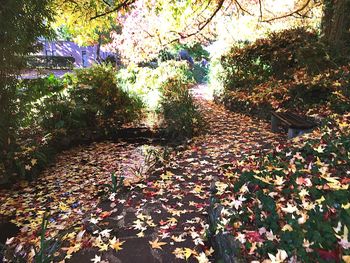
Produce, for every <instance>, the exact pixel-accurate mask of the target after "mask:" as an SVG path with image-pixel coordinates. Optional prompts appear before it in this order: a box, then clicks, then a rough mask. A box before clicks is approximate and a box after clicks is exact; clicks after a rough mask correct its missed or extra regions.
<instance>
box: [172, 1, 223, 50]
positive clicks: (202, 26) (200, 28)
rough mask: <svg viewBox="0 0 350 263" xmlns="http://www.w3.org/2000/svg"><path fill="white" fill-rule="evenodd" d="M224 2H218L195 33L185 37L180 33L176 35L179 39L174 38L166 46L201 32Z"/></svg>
mask: <svg viewBox="0 0 350 263" xmlns="http://www.w3.org/2000/svg"><path fill="white" fill-rule="evenodd" d="M224 2H225V0H220V1H219V3H218V6H217V7H216V9H215V10H214V12H213V13H212V14H211V16H210V17H209V18H208V19H207V20H206V21H205V22H204V23H202V24H201V25H200V26H199V27H198V29H197V30H196V31H195V32H192V33H189V34H187V35H184V34H182V33H178V34H179V35H180V38H175V39H173V40H171V41H170V42H169V43H167V45H169V44H171V43H174V42H176V41H179V40H180V39H184V38H189V37H192V36H194V35H196V34H198V33H199V32H201V31H202V30H203V29H204V28H205V27H206V26H207V25H208V24H209V23H210V21H211V20H213V18H214V17H215V16H216V14H217V13H218V12H219V11H220V9H221V7H222V6H223V4H224Z"/></svg>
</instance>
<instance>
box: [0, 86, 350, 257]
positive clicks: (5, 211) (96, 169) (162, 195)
mask: <svg viewBox="0 0 350 263" xmlns="http://www.w3.org/2000/svg"><path fill="white" fill-rule="evenodd" d="M196 96H197V97H200V92H199V94H197V95H196ZM199 101H200V107H201V110H202V111H203V114H204V117H205V120H206V121H207V124H208V130H207V132H206V134H205V135H202V136H199V137H196V138H194V139H193V140H192V141H191V143H190V144H189V145H188V146H186V147H182V148H181V149H178V150H177V151H174V152H173V154H172V155H171V157H170V159H169V160H168V161H167V162H166V164H164V165H161V166H157V167H156V168H155V169H153V170H149V171H152V172H151V173H149V175H147V176H145V174H143V175H142V171H144V172H145V171H146V170H147V169H145V170H142V169H136V168H135V163H140V162H141V163H142V162H143V161H144V159H142V157H140V156H142V154H137V152H140V145H135V144H130V143H129V144H127V143H123V142H103V143H94V144H92V145H90V146H88V147H78V148H75V149H73V150H70V151H66V152H63V153H62V154H60V155H59V156H58V157H57V159H56V163H55V164H54V165H53V166H52V167H50V168H49V169H47V170H46V171H44V172H43V174H42V175H41V177H40V179H39V180H37V181H36V182H35V183H33V184H20V185H18V186H17V187H16V188H15V191H13V190H12V191H11V192H9V191H4V190H2V191H1V192H0V197H1V200H2V205H1V211H0V214H2V215H6V216H10V217H12V218H13V220H12V222H14V223H15V224H16V225H17V226H19V227H20V228H21V231H20V233H19V235H17V236H16V237H14V238H11V239H8V241H7V245H8V247H10V248H11V249H12V250H13V251H14V253H15V254H16V255H20V256H21V257H24V258H26V259H27V260H28V261H32V260H33V257H34V255H35V251H34V249H33V248H34V247H36V248H37V249H38V247H39V244H40V230H41V221H42V217H43V214H44V213H45V210H46V208H49V224H48V230H47V232H46V238H47V239H50V238H51V239H54V238H56V237H58V236H59V237H60V238H59V239H60V248H59V249H58V250H57V251H56V252H55V254H54V256H55V261H62V262H64V261H66V262H119V261H121V262H182V261H188V262H202V263H203V262H211V261H213V260H214V259H213V249H212V248H211V247H210V245H209V243H208V242H207V240H206V230H207V229H208V224H207V217H208V215H207V207H208V205H209V198H210V190H209V189H210V185H211V183H212V182H213V180H214V177H215V178H219V180H218V181H217V182H216V186H217V190H218V191H217V193H216V195H217V197H218V200H219V201H218V203H219V204H221V205H223V206H224V209H223V210H222V212H221V222H220V224H219V225H218V226H217V227H216V231H224V232H226V233H231V234H232V235H233V236H234V237H235V238H236V240H237V241H240V242H241V247H242V254H243V256H244V257H247V258H250V259H251V260H264V259H265V261H266V262H283V261H284V260H287V259H290V258H293V256H295V253H296V252H299V251H298V250H297V248H295V247H293V245H290V244H289V245H290V246H289V247H288V245H285V244H284V243H283V242H281V247H279V244H280V241H281V240H282V241H283V240H284V239H283V238H288V236H287V237H283V238H282V237H281V236H280V233H281V232H277V230H278V231H282V232H283V233H288V234H289V233H290V234H291V235H292V234H293V233H294V232H293V231H294V230H295V229H296V230H297V231H299V232H295V234H294V235H300V233H304V232H303V231H304V230H303V229H300V228H302V227H299V228H298V227H297V224H299V223H302V222H304V221H303V220H305V222H306V221H307V220H308V219H309V218H312V216H311V215H309V214H308V213H309V212H310V211H314V210H315V206H317V205H319V204H323V203H324V204H325V205H328V203H327V204H326V202H324V200H323V199H325V200H326V199H327V197H328V195H326V193H325V194H324V195H322V194H321V195H320V193H319V192H318V193H316V194H315V195H314V194H313V193H311V191H309V190H308V189H309V188H310V187H311V185H317V188H316V189H317V190H320V191H326V192H327V191H332V190H335V189H334V188H336V189H337V191H338V190H339V191H341V190H343V188H346V189H347V185H348V183H349V182H348V181H346V179H344V178H346V175H343V176H340V175H339V177H337V178H333V177H332V176H331V174H332V173H333V171H334V169H335V167H334V166H331V165H328V166H327V165H326V163H325V160H324V159H317V158H316V159H315V158H311V157H309V156H308V155H304V153H298V151H297V150H295V149H297V147H296V148H293V149H291V150H290V151H288V147H290V146H291V145H288V144H287V145H286V144H285V141H284V137H283V136H281V134H277V135H276V134H273V133H271V132H270V127H269V125H268V124H267V123H265V122H263V121H259V120H256V119H252V118H250V117H248V116H246V115H242V114H239V113H232V112H228V111H226V110H225V109H224V108H222V107H220V106H218V105H216V104H214V103H212V102H210V101H206V100H203V99H200V100H199ZM302 142H303V140H301V142H300V144H302ZM280 143H282V145H286V146H287V148H286V149H283V147H282V146H280ZM305 143H306V142H304V144H305ZM338 146H339V145H338ZM300 147H303V145H301V146H300ZM312 147H313V146H312ZM319 147H320V148H317V149H318V150H319V151H320V152H322V151H325V152H327V145H326V142H324V143H323V144H320V145H319ZM141 148H142V147H141ZM338 148H339V147H338ZM271 149H275V150H274V151H273V152H272V151H271ZM141 152H142V150H141ZM276 152H277V153H278V154H281V153H286V154H289V155H288V156H287V159H286V158H284V159H283V158H278V159H277V161H278V162H283V163H284V164H286V165H287V167H280V166H279V165H277V164H270V163H269V162H272V161H273V160H272V159H270V160H269V159H268V158H270V157H271V156H272V157H274V156H276ZM345 152H346V149H345ZM327 154H329V153H328V152H327ZM347 154H348V153H347ZM345 155H346V153H345ZM327 156H328V155H327ZM272 157H271V158H272ZM327 158H330V157H329V156H328V157H327ZM334 158H335V157H334ZM341 158H343V157H340V159H339V160H338V159H337V160H336V162H338V163H337V165H343V164H344V163H343V161H344V160H343V159H341ZM291 159H292V160H293V161H291ZM261 160H263V161H264V163H262V161H261ZM333 160H335V159H329V161H333ZM310 163H311V164H310ZM320 164H324V165H323V167H326V168H322V169H323V170H322V169H321V170H320V176H319V177H318V178H319V179H318V180H319V181H317V182H315V181H314V179H312V178H311V174H310V170H312V169H316V168H317V169H319V168H320V167H321V165H320ZM130 166H132V167H134V168H132V169H130V168H128V167H130ZM136 166H137V165H136ZM289 166H291V167H289ZM139 167H140V166H139ZM260 167H261V168H260ZM288 167H289V168H288ZM327 167H328V168H327ZM288 169H291V171H289V170H288ZM344 169H346V167H345V166H344V167H343V168H342V169H341V171H343V172H344V173H346V172H347V171H346V170H344ZM141 170H142V171H141ZM259 170H261V171H259ZM114 171H115V172H116V175H117V177H119V176H120V175H123V176H125V178H126V179H125V180H124V181H123V184H124V185H126V186H125V187H122V189H120V191H118V193H109V192H105V193H103V194H101V190H100V189H101V187H100V186H101V185H103V184H111V172H114ZM135 171H136V172H135ZM137 171H138V172H137ZM140 171H141V173H140ZM272 171H277V172H278V173H273V174H270V172H272ZM286 171H288V173H287V172H286ZM322 171H323V172H322ZM126 174H130V176H127V175H126ZM293 174H296V175H295V176H294V175H293ZM293 176H294V177H293ZM322 176H323V177H322ZM241 178H242V179H241ZM293 178H295V179H297V180H298V181H297V182H299V184H298V183H297V184H294V181H293ZM315 180H316V179H315ZM324 180H325V181H324ZM344 180H345V181H344ZM284 184H286V187H284ZM322 184H323V185H322ZM104 191H106V190H104ZM297 191H300V192H301V193H302V194H301V195H300V193H298V192H297ZM308 191H309V192H308ZM327 193H328V192H327ZM295 196H299V197H300V196H302V197H303V198H302V197H300V198H299V199H293V198H294V197H295ZM311 196H312V198H316V197H317V198H316V199H317V200H318V201H317V200H316V201H315V202H316V203H313V202H311ZM346 197H348V195H345V198H346ZM290 198H291V199H290ZM332 198H333V199H334V198H335V197H334V196H332ZM339 198H344V196H341V197H339ZM333 199H332V200H331V201H334V200H333ZM303 200H304V203H302V202H303ZM341 200H342V201H341V202H342V203H337V204H338V206H339V207H340V208H341V207H345V208H343V209H348V207H347V204H346V202H345V201H344V200H343V199H341ZM299 201H300V202H301V203H298V202H299ZM305 202H306V203H307V204H309V206H306V207H305V205H306V204H305ZM310 205H311V206H312V205H314V207H312V208H310ZM302 206H304V207H303V208H301V207H302ZM309 208H310V209H309ZM308 209H309V210H308ZM335 209H337V208H335ZM347 211H348V210H347ZM322 213H326V215H325V217H326V219H331V218H332V217H334V216H335V215H334V213H336V210H334V209H333V208H331V207H329V206H328V209H327V210H322ZM337 216H338V215H337ZM343 218H348V217H346V216H343ZM293 220H294V221H293ZM298 220H299V221H298ZM347 220H348V219H347ZM343 221H344V220H343ZM334 224H336V226H335V227H336V230H334V231H337V232H336V235H335V238H337V236H339V237H340V239H341V240H342V243H341V246H339V247H338V250H339V249H341V248H344V245H345V247H346V246H348V243H347V233H345V232H346V230H347V228H346V225H347V224H348V222H341V221H339V222H338V221H335V223H334ZM299 225H300V224H299ZM344 226H345V227H344ZM273 227H275V228H273ZM272 229H274V230H275V229H276V232H274V231H273V230H272ZM332 229H333V228H332ZM345 234H346V235H345ZM289 238H290V239H293V238H294V237H293V236H289ZM340 239H339V240H340ZM336 241H337V240H336ZM300 242H301V243H300V244H299V245H301V246H303V245H304V247H305V249H307V250H305V251H306V252H305V253H309V252H308V250H313V251H317V255H321V259H322V255H323V256H324V257H327V256H328V257H332V256H333V257H334V255H333V254H331V255H329V253H335V252H332V251H330V250H329V249H328V248H319V249H318V250H316V249H313V246H315V242H314V243H311V241H310V243H307V242H306V241H304V240H303V241H300ZM303 242H304V243H303ZM336 243H337V242H336ZM297 246H298V244H297V245H296V247H297ZM293 249H294V250H293ZM347 249H348V248H347ZM342 250H343V249H342ZM293 253H294V254H293ZM327 253H328V254H327ZM337 253H338V254H337V255H339V251H337ZM294 258H295V257H294Z"/></svg>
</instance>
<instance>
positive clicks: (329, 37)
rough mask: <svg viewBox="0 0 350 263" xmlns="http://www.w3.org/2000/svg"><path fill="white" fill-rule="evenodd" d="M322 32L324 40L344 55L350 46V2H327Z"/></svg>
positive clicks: (334, 0)
mask: <svg viewBox="0 0 350 263" xmlns="http://www.w3.org/2000/svg"><path fill="white" fill-rule="evenodd" d="M324 2H325V3H324V4H325V5H324V6H325V7H324V15H323V18H322V31H323V37H324V40H325V41H326V42H327V43H328V44H329V45H331V46H332V47H334V48H336V49H337V50H336V51H339V52H340V53H343V52H344V51H345V48H346V47H349V44H350V32H349V29H350V16H349V14H350V0H325V1H324Z"/></svg>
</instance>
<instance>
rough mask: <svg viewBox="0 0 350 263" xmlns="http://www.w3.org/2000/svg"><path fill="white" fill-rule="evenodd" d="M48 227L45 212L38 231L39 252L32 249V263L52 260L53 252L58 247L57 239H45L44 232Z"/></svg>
mask: <svg viewBox="0 0 350 263" xmlns="http://www.w3.org/2000/svg"><path fill="white" fill-rule="evenodd" d="M48 225H49V213H48V211H46V212H45V213H44V215H43V219H42V223H41V231H40V247H39V250H38V249H37V248H35V247H34V252H35V256H34V261H35V262H36V263H48V262H52V261H53V259H54V254H55V252H56V251H57V250H58V249H59V247H60V241H59V240H58V239H47V238H46V232H47V227H48Z"/></svg>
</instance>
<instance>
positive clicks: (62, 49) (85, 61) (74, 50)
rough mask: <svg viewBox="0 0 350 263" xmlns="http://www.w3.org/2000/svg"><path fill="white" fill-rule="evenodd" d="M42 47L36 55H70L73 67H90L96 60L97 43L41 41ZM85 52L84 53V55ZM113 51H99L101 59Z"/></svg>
mask: <svg viewBox="0 0 350 263" xmlns="http://www.w3.org/2000/svg"><path fill="white" fill-rule="evenodd" d="M41 42H42V44H43V49H42V50H41V51H40V52H39V53H38V54H37V55H47V56H68V57H69V56H72V57H74V59H75V63H74V67H77V68H82V67H90V66H91V65H92V64H94V63H95V62H96V51H97V45H94V46H87V47H83V46H79V45H78V44H76V43H74V42H71V41H41ZM84 52H85V55H84ZM112 54H113V53H111V52H107V51H103V50H101V51H100V55H101V59H105V58H106V57H107V56H108V55H112Z"/></svg>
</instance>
